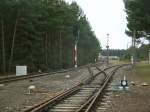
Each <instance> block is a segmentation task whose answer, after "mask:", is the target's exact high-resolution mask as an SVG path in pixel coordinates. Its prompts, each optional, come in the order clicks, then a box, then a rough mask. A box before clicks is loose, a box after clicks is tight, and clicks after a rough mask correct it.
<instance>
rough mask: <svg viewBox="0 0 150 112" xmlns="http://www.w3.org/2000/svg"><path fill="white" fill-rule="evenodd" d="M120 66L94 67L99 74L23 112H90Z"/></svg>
mask: <svg viewBox="0 0 150 112" xmlns="http://www.w3.org/2000/svg"><path fill="white" fill-rule="evenodd" d="M122 66H125V65H121V66H119V65H117V66H111V67H107V68H105V69H103V70H101V69H99V68H98V67H96V68H97V69H98V70H99V73H97V74H95V75H93V77H91V78H90V79H88V80H87V81H85V82H83V83H80V84H78V85H76V86H75V87H73V88H71V89H69V90H67V91H65V92H63V93H60V94H59V95H57V96H56V97H54V98H52V99H48V100H47V101H45V102H43V103H41V104H39V105H36V106H34V107H32V108H30V109H27V110H25V111H24V112H84V111H86V112H92V111H93V107H94V106H93V105H94V104H95V102H96V101H97V99H99V97H100V96H101V95H102V94H103V92H104V89H105V88H106V87H107V85H108V83H109V82H110V80H111V78H112V76H113V75H114V74H115V72H116V71H117V70H118V69H119V68H120V67H122Z"/></svg>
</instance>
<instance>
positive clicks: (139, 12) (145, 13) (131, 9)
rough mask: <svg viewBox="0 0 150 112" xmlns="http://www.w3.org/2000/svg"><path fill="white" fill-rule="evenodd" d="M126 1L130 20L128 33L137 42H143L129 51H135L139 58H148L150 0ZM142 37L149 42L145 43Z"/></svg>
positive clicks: (126, 9) (149, 46)
mask: <svg viewBox="0 0 150 112" xmlns="http://www.w3.org/2000/svg"><path fill="white" fill-rule="evenodd" d="M124 1H125V11H126V13H127V21H128V23H127V27H128V29H127V30H126V34H127V35H128V36H130V37H133V38H135V44H141V46H140V47H139V48H138V47H136V48H133V47H131V48H130V49H129V50H128V51H129V52H130V54H133V52H135V56H136V57H137V59H144V60H145V59H148V51H149V50H150V6H149V5H150V0H124ZM141 38H142V39H145V40H147V41H149V44H147V45H146V44H145V43H143V42H142V41H141ZM133 49H135V51H133Z"/></svg>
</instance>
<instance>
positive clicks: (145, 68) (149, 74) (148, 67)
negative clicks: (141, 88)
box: [135, 64, 150, 82]
mask: <svg viewBox="0 0 150 112" xmlns="http://www.w3.org/2000/svg"><path fill="white" fill-rule="evenodd" d="M135 74H136V75H138V77H139V78H141V80H144V81H147V82H150V64H138V65H136V67H135Z"/></svg>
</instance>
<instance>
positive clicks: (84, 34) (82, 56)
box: [0, 0, 101, 73]
mask: <svg viewBox="0 0 150 112" xmlns="http://www.w3.org/2000/svg"><path fill="white" fill-rule="evenodd" d="M78 32H79V38H78V65H84V64H87V63H92V62H94V61H95V59H96V58H97V57H98V53H99V51H100V49H101V47H100V43H99V41H98V40H97V38H96V36H95V35H94V32H93V31H92V29H91V26H90V24H89V22H88V20H87V18H86V16H85V14H84V13H83V11H82V9H81V8H80V7H79V6H78V4H77V3H76V2H72V3H71V4H69V3H66V2H65V1H63V0H0V62H1V63H0V73H11V72H15V66H16V65H27V66H28V70H29V72H35V71H38V70H39V69H41V70H42V71H44V70H51V69H63V68H69V67H73V66H74V61H73V60H74V59H73V51H74V50H73V49H74V44H75V40H77V37H78Z"/></svg>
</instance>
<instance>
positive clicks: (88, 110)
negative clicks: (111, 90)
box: [78, 64, 129, 112]
mask: <svg viewBox="0 0 150 112" xmlns="http://www.w3.org/2000/svg"><path fill="white" fill-rule="evenodd" d="M127 65H129V64H124V65H120V66H118V67H117V68H116V69H115V70H114V71H113V72H112V74H111V75H110V76H108V78H107V79H106V81H105V83H104V84H103V86H102V87H101V88H100V89H99V91H98V92H97V94H96V95H95V97H94V98H93V100H92V101H91V103H90V104H89V105H88V107H87V109H86V110H85V112H92V111H93V109H95V106H96V103H97V101H98V100H99V99H98V98H99V97H101V96H102V94H103V91H104V90H105V88H106V87H107V85H108V83H109V82H110V80H111V78H112V76H113V75H114V74H115V73H116V72H117V70H118V69H119V68H121V67H124V66H127ZM83 108H85V107H82V108H81V109H80V110H79V111H78V112H81V111H82V109H83Z"/></svg>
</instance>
